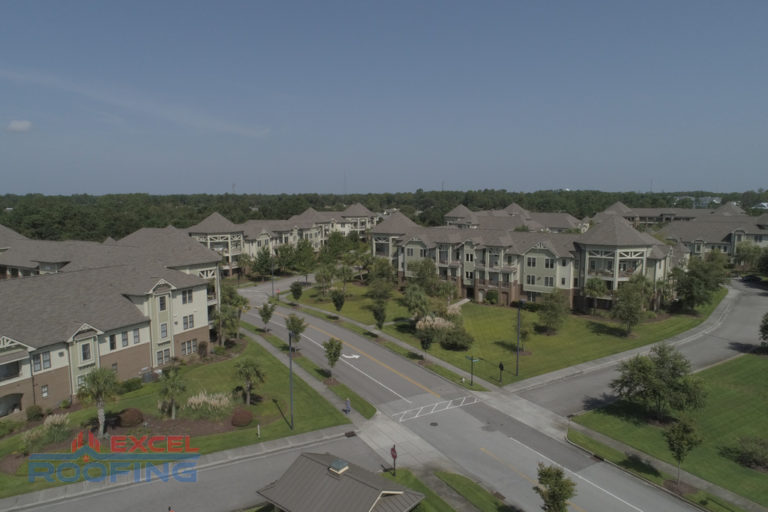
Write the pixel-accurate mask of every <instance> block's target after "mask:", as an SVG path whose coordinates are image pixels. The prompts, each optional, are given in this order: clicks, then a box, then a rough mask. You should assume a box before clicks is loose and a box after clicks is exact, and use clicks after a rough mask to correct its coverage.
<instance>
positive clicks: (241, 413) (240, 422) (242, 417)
mask: <svg viewBox="0 0 768 512" xmlns="http://www.w3.org/2000/svg"><path fill="white" fill-rule="evenodd" d="M252 421H253V413H251V411H249V410H248V409H241V408H238V409H235V412H234V414H232V426H233V427H247V426H248V425H250V424H251V422H252Z"/></svg>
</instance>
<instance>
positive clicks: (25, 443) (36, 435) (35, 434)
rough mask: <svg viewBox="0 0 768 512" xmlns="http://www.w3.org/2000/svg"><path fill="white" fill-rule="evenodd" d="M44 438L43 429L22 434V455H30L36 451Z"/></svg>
mask: <svg viewBox="0 0 768 512" xmlns="http://www.w3.org/2000/svg"><path fill="white" fill-rule="evenodd" d="M42 436H43V431H42V430H41V429H37V428H36V429H33V430H27V431H26V432H24V433H22V434H21V453H23V454H24V455H29V454H30V453H32V451H33V450H34V449H35V446H37V444H38V443H39V442H40V439H41V438H42Z"/></svg>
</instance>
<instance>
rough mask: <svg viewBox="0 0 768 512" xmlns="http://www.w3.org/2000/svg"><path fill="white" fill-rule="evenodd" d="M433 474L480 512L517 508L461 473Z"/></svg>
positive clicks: (506, 510)
mask: <svg viewBox="0 0 768 512" xmlns="http://www.w3.org/2000/svg"><path fill="white" fill-rule="evenodd" d="M435 476H436V477H437V478H439V479H440V480H442V481H443V482H445V483H447V484H448V485H449V486H451V488H452V489H453V490H454V491H456V492H457V493H459V494H461V495H462V496H463V497H464V498H465V499H466V500H467V501H469V502H470V503H471V504H472V505H473V506H474V507H475V508H476V509H477V510H479V511H480V512H514V511H516V510H517V509H516V508H514V507H512V506H510V505H507V504H505V503H504V502H503V501H501V500H500V499H498V498H497V497H496V496H494V495H493V494H491V493H490V492H488V491H486V490H485V489H484V488H483V487H482V486H481V485H480V484H477V483H475V482H473V481H472V480H470V479H469V478H467V477H465V476H463V475H458V474H456V473H447V472H445V471H436V472H435Z"/></svg>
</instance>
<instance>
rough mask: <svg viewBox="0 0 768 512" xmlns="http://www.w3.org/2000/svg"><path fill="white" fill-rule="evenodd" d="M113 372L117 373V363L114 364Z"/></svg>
mask: <svg viewBox="0 0 768 512" xmlns="http://www.w3.org/2000/svg"><path fill="white" fill-rule="evenodd" d="M112 371H113V372H115V373H117V363H112Z"/></svg>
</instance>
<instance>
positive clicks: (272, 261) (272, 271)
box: [269, 256, 275, 299]
mask: <svg viewBox="0 0 768 512" xmlns="http://www.w3.org/2000/svg"><path fill="white" fill-rule="evenodd" d="M269 262H270V267H269V272H270V273H269V277H270V280H271V281H272V298H273V299H274V298H275V258H274V256H271V257H270V259H269Z"/></svg>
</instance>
